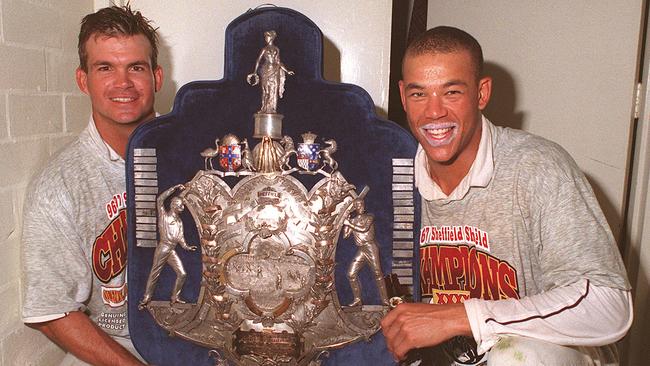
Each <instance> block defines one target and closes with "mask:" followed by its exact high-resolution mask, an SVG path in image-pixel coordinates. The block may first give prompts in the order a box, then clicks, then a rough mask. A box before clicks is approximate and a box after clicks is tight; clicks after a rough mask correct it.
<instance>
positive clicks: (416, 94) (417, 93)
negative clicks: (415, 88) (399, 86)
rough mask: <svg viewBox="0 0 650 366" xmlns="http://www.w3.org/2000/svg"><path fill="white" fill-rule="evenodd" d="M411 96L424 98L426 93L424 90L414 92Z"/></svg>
mask: <svg viewBox="0 0 650 366" xmlns="http://www.w3.org/2000/svg"><path fill="white" fill-rule="evenodd" d="M411 96H412V97H414V98H422V97H423V96H424V93H422V92H413V93H411Z"/></svg>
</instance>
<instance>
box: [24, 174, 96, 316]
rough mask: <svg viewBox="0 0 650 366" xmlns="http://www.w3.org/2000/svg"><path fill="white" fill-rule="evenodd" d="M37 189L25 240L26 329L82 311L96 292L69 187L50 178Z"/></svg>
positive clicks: (31, 193)
mask: <svg viewBox="0 0 650 366" xmlns="http://www.w3.org/2000/svg"><path fill="white" fill-rule="evenodd" d="M32 187H33V188H30V189H29V190H28V194H27V197H26V202H25V206H24V220H23V237H22V267H23V273H24V279H23V296H24V301H23V309H22V318H23V321H24V322H27V323H30V322H40V321H44V320H43V319H46V320H53V319H56V318H57V317H61V316H63V315H65V313H67V312H70V311H76V310H80V309H83V308H84V301H86V300H87V298H88V296H89V294H90V288H91V286H92V284H91V279H92V276H91V273H90V272H91V269H90V266H89V264H88V262H87V260H86V255H85V253H84V252H83V250H82V245H81V244H82V243H81V237H80V235H79V233H78V228H77V225H76V222H75V216H74V210H73V207H72V199H71V198H70V196H69V195H68V194H67V192H66V191H65V184H57V182H56V177H52V176H48V177H41V179H37V180H35V181H34V183H33V184H32ZM54 187H56V188H54Z"/></svg>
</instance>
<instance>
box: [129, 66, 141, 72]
mask: <svg viewBox="0 0 650 366" xmlns="http://www.w3.org/2000/svg"><path fill="white" fill-rule="evenodd" d="M131 69H132V70H133V71H144V67H142V66H133V67H132V68H131Z"/></svg>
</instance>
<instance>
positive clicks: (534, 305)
mask: <svg viewBox="0 0 650 366" xmlns="http://www.w3.org/2000/svg"><path fill="white" fill-rule="evenodd" d="M464 305H465V310H466V311H467V316H468V318H469V320H470V325H471V327H472V333H473V335H474V339H475V340H476V343H477V344H478V350H479V351H480V352H485V351H487V350H488V349H489V348H490V347H492V345H494V343H496V341H497V340H498V339H499V336H500V335H503V334H514V335H520V336H524V337H529V338H535V339H540V340H544V341H547V342H550V343H555V344H559V345H564V346H602V345H606V344H611V343H614V342H616V341H618V340H619V339H621V338H622V337H623V336H624V335H625V333H626V332H627V330H628V329H629V328H630V326H631V325H632V297H631V294H630V291H628V290H620V289H615V288H611V287H605V286H594V285H591V284H590V282H589V281H588V280H582V281H579V282H575V283H573V284H571V285H568V286H563V287H558V288H554V289H552V290H549V291H546V292H542V293H539V294H537V295H532V296H528V297H524V298H522V299H519V300H515V299H507V300H498V301H488V300H480V299H470V300H467V301H465V304H464Z"/></svg>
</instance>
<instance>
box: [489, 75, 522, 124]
mask: <svg viewBox="0 0 650 366" xmlns="http://www.w3.org/2000/svg"><path fill="white" fill-rule="evenodd" d="M484 74H485V75H488V76H491V77H492V96H491V97H490V102H489V103H488V105H487V107H486V108H485V111H484V113H485V116H486V117H487V118H488V119H489V120H490V122H492V123H494V124H495V125H497V126H503V127H510V128H517V129H523V126H524V118H525V113H524V112H523V111H518V110H516V108H517V90H516V89H515V82H514V79H513V78H512V75H511V74H510V73H509V72H508V71H507V70H506V69H504V68H503V67H501V66H500V65H497V64H495V63H492V62H486V63H485V65H484Z"/></svg>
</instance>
